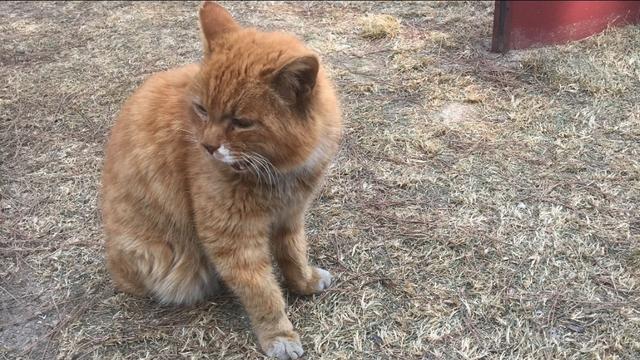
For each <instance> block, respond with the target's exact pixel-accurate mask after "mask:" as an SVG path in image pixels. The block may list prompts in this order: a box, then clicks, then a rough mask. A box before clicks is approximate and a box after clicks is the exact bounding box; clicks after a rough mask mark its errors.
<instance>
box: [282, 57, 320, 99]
mask: <svg viewBox="0 0 640 360" xmlns="http://www.w3.org/2000/svg"><path fill="white" fill-rule="evenodd" d="M319 67H320V63H319V62H318V58H317V57H315V56H313V55H307V56H302V57H298V58H295V59H294V60H293V61H291V62H289V63H288V64H286V65H285V66H283V67H282V68H281V69H280V70H278V71H277V72H276V74H275V76H274V77H273V80H272V87H273V89H274V90H275V91H276V93H277V94H278V95H279V96H280V98H281V99H282V100H284V101H285V102H286V103H287V104H289V105H292V106H296V107H297V108H298V109H300V110H302V109H304V108H305V107H306V105H307V103H308V101H309V99H310V95H311V93H312V92H313V88H314V87H315V85H316V78H317V77H318V69H319Z"/></svg>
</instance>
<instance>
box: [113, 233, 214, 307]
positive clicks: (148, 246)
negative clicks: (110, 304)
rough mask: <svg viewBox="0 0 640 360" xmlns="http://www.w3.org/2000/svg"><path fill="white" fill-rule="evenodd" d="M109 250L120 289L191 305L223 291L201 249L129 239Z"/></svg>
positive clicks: (168, 302)
mask: <svg viewBox="0 0 640 360" xmlns="http://www.w3.org/2000/svg"><path fill="white" fill-rule="evenodd" d="M121 244H127V246H120V247H115V246H113V241H112V242H111V245H112V246H111V247H110V248H108V249H107V266H108V268H109V271H110V273H111V276H112V277H113V280H114V282H115V284H116V287H118V288H119V289H120V290H122V291H124V292H127V293H130V294H133V295H136V296H153V297H154V298H155V299H156V300H157V301H159V302H160V303H162V304H166V305H169V304H172V305H191V304H194V303H197V302H200V301H203V300H205V299H206V298H208V297H209V296H211V295H213V294H214V293H216V292H217V291H218V290H219V283H218V279H217V276H216V274H215V270H214V269H213V267H212V266H210V265H209V263H208V261H207V259H206V258H205V257H204V256H203V255H202V254H201V253H200V251H197V249H182V251H176V250H175V249H174V248H173V247H172V246H170V245H169V244H168V243H166V242H145V243H143V245H141V244H140V243H137V244H136V245H138V246H134V245H133V244H135V242H133V241H131V240H130V239H128V240H127V241H123V242H121Z"/></svg>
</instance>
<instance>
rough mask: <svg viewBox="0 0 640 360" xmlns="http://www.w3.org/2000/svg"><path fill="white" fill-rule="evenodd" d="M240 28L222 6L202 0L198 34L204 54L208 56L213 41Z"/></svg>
mask: <svg viewBox="0 0 640 360" xmlns="http://www.w3.org/2000/svg"><path fill="white" fill-rule="evenodd" d="M237 30H240V25H238V23H236V22H235V20H233V17H232V16H231V14H229V12H228V11H227V10H225V9H224V8H223V7H222V6H220V5H218V4H216V3H215V2H213V1H203V2H202V6H201V7H200V34H201V37H202V46H203V48H204V54H205V56H209V55H210V54H211V50H212V44H213V42H214V41H215V40H216V39H217V38H219V37H220V36H221V35H223V34H227V33H230V32H234V31H237Z"/></svg>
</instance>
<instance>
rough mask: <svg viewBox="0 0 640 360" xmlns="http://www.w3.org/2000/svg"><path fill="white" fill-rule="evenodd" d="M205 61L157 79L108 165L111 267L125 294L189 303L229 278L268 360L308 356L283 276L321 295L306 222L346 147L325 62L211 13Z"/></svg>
mask: <svg viewBox="0 0 640 360" xmlns="http://www.w3.org/2000/svg"><path fill="white" fill-rule="evenodd" d="M200 26H201V30H202V38H203V43H204V50H205V58H204V60H203V62H202V64H199V65H195V64H194V65H188V66H185V67H182V68H179V69H174V70H169V71H166V72H163V73H159V74H156V75H154V76H152V77H151V78H150V79H149V80H148V81H146V83H144V84H143V85H142V87H141V88H140V89H139V90H137V92H136V93H135V94H133V96H131V98H130V99H129V100H128V101H127V102H126V104H125V105H124V107H123V109H122V111H121V113H120V115H119V118H118V120H117V122H116V124H115V126H114V128H113V130H112V133H111V136H110V139H109V143H108V147H107V154H106V159H105V165H104V173H103V188H102V196H101V198H102V200H101V201H102V212H103V222H104V227H105V233H106V252H107V254H106V255H107V265H108V268H109V271H110V272H111V275H112V277H113V280H114V282H115V284H116V285H117V287H118V288H120V289H121V290H123V291H126V292H128V293H131V294H134V295H139V296H145V295H151V296H153V297H155V298H156V299H158V300H159V301H161V302H162V303H173V304H190V303H194V302H197V301H200V300H203V299H205V298H206V297H207V296H208V295H210V294H212V293H214V292H215V290H216V288H217V281H218V279H221V280H222V281H223V282H224V283H225V284H227V286H228V287H229V288H230V289H231V290H232V291H233V292H234V293H235V294H236V295H237V296H238V297H239V299H240V300H241V302H242V304H243V305H244V307H245V309H246V311H247V312H248V313H249V315H250V318H251V320H252V323H253V326H254V330H255V333H256V335H257V337H258V340H259V342H260V345H261V346H262V349H263V350H264V351H265V353H266V354H267V355H269V356H275V357H278V358H281V359H289V358H292V359H295V358H298V357H299V356H301V355H302V353H303V351H302V347H301V344H300V339H299V336H298V334H296V332H295V331H294V330H293V326H292V325H291V322H290V321H289V319H288V318H287V316H286V314H285V302H284V299H283V296H282V292H281V290H280V287H279V285H278V282H277V280H276V277H275V276H274V273H273V269H272V259H271V255H273V256H274V257H275V259H276V261H277V263H278V265H279V266H280V268H281V270H282V273H283V275H284V277H285V281H286V283H287V285H288V286H289V287H290V288H291V290H293V291H295V292H297V293H300V294H312V293H317V292H320V291H322V290H324V289H326V288H327V287H328V286H329V284H330V283H331V275H330V274H329V272H327V271H325V270H322V269H319V268H315V267H311V266H310V265H309V264H308V260H307V254H306V252H307V244H306V237H305V233H304V214H305V211H306V209H307V208H308V206H309V202H310V200H311V198H312V195H313V192H314V190H315V189H316V188H317V187H318V185H319V183H320V181H321V179H322V177H323V174H324V172H325V169H326V168H327V166H328V164H329V163H330V161H331V158H332V157H333V155H334V154H335V152H336V151H337V148H338V143H339V141H340V136H341V119H340V110H339V105H338V102H337V99H336V96H335V94H334V91H333V87H332V84H331V82H330V80H329V79H328V78H327V76H326V74H325V71H324V70H323V67H322V66H321V64H320V62H319V60H318V57H317V55H316V54H314V53H313V52H312V51H311V50H309V49H308V48H306V47H305V46H304V45H303V44H302V43H301V42H300V41H298V40H297V39H296V38H294V37H293V36H291V35H288V34H285V33H278V32H274V33H265V32H259V31H257V30H255V29H249V28H243V27H241V26H239V25H238V24H237V23H236V22H235V21H234V20H233V19H232V18H231V15H229V13H228V12H227V11H226V10H224V9H223V8H222V7H220V6H219V5H217V4H214V3H209V2H207V3H204V5H203V6H202V7H201V9H200Z"/></svg>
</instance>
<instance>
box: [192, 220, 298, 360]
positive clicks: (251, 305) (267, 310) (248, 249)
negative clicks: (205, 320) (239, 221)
mask: <svg viewBox="0 0 640 360" xmlns="http://www.w3.org/2000/svg"><path fill="white" fill-rule="evenodd" d="M238 226H239V227H241V225H238ZM258 228H259V227H257V226H256V227H253V226H252V227H247V228H246V229H245V230H241V229H240V230H239V229H236V231H234V232H233V234H231V233H225V232H221V231H219V230H218V231H216V230H213V229H210V228H208V226H206V225H205V226H199V229H198V232H199V236H200V238H201V241H202V244H203V246H204V248H205V250H206V252H207V254H208V256H209V258H210V260H211V262H212V263H213V264H215V267H216V271H217V272H218V275H219V276H220V278H221V279H222V280H223V281H224V282H225V283H226V284H227V286H228V287H229V288H230V289H231V290H232V291H233V292H234V293H235V294H236V295H237V296H238V298H239V299H240V302H241V303H242V304H243V306H244V308H245V309H246V311H247V313H248V314H249V317H250V319H251V322H252V324H253V328H254V331H255V333H256V336H257V337H258V341H259V342H260V346H261V347H262V349H263V351H264V352H265V353H266V354H267V355H268V356H271V357H276V358H278V359H297V358H299V357H300V356H302V354H303V350H302V345H301V343H300V337H299V336H298V334H297V333H296V332H295V331H294V330H293V325H292V324H291V322H290V321H289V319H288V317H287V315H286V313H285V302H284V298H283V296H282V291H281V290H280V287H279V286H278V282H277V280H276V278H275V276H274V274H273V269H272V266H271V257H270V254H269V244H268V242H269V240H268V237H267V236H266V232H262V231H260V230H258Z"/></svg>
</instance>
